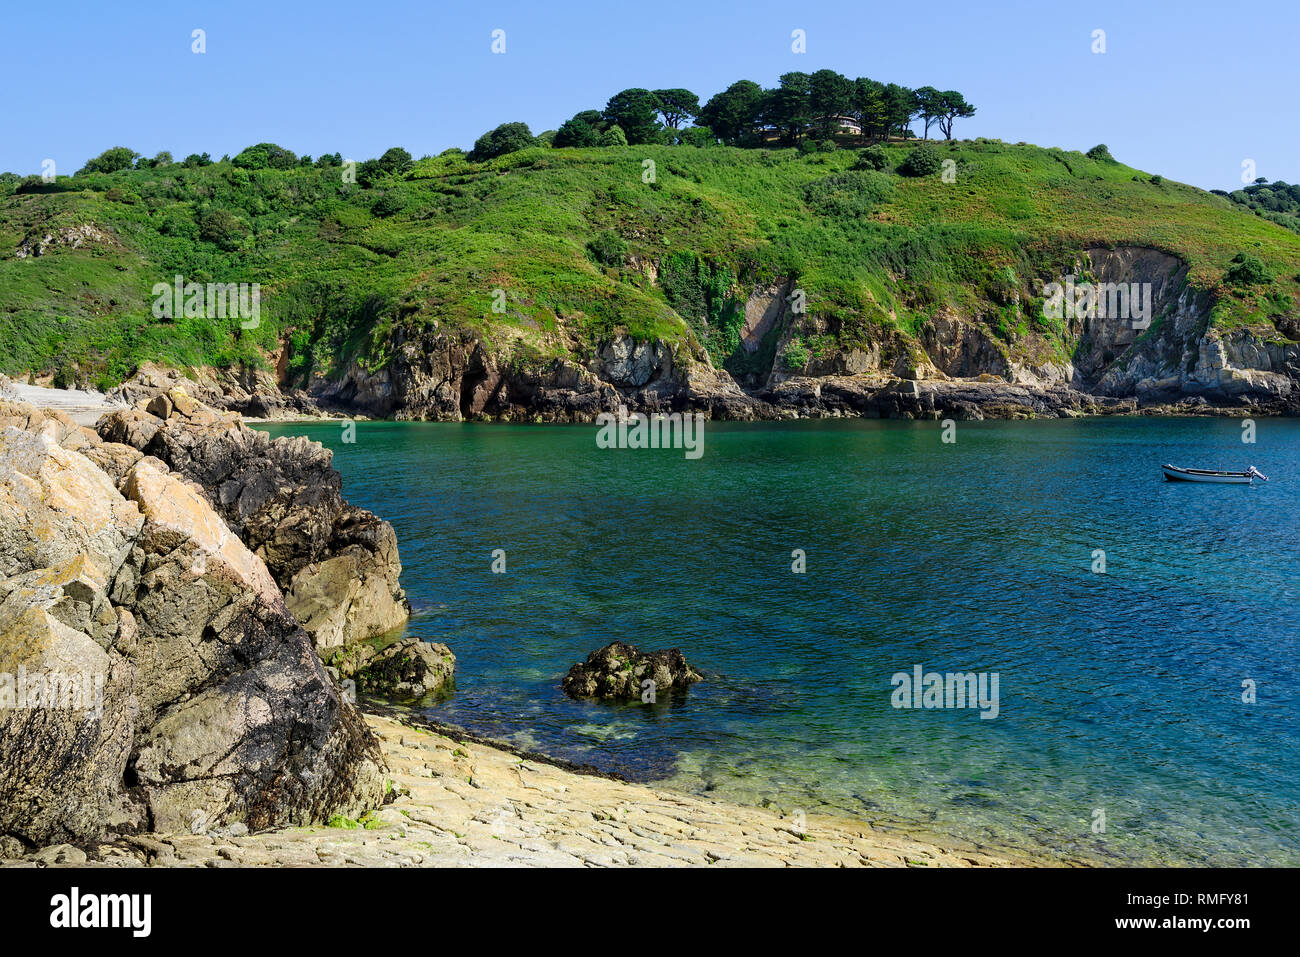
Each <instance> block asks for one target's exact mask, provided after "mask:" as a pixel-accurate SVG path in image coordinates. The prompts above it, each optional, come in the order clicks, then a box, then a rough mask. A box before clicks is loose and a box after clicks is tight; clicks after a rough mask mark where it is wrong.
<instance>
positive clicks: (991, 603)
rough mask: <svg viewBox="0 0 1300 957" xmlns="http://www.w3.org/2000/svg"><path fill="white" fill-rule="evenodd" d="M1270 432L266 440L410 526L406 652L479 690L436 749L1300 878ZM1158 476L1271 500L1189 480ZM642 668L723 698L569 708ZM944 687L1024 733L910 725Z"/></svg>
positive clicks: (1032, 845)
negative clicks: (797, 553)
mask: <svg viewBox="0 0 1300 957" xmlns="http://www.w3.org/2000/svg"><path fill="white" fill-rule="evenodd" d="M1257 427H1258V440H1257V443H1256V444H1255V445H1243V443H1242V442H1241V435H1242V427H1241V423H1240V422H1236V421H1231V420H1214V419H1166V420H1157V419H1137V418H1131V419H1104V420H1060V421H1058V420H1053V421H1041V422H1040V421H1032V422H982V423H959V425H958V431H957V441H956V443H955V444H944V443H942V442H941V440H940V438H941V428H940V426H939V424H938V423H902V422H871V421H853V422H847V421H824V422H795V423H783V424H774V423H769V424H730V423H710V424H709V425H708V427H707V429H706V433H705V454H704V456H703V457H702V458H701V459H699V460H697V461H688V460H686V459H685V458H684V456H683V454H682V452H681V451H680V450H677V451H674V450H669V449H663V450H601V449H598V448H597V447H596V444H595V433H596V429H595V427H594V426H591V427H584V426H515V425H457V424H417V423H358V424H357V426H356V442H355V444H345V443H343V442H342V436H343V431H342V429H341V427H340V426H339V424H338V423H334V424H330V425H319V426H318V425H280V426H273V427H268V431H270V432H272V433H273V434H277V435H283V434H305V435H308V436H310V437H311V438H313V439H317V440H319V441H321V442H323V443H324V444H325V445H327V446H328V447H330V448H332V449H333V450H334V452H335V465H336V467H337V468H338V469H339V470H340V471H341V472H342V474H343V477H344V492H345V494H346V495H347V497H348V498H349V500H351V501H352V502H355V503H357V504H359V505H363V506H365V507H367V508H371V509H373V510H374V511H376V512H377V513H378V514H380V515H381V516H383V517H384V518H386V519H388V520H389V521H391V522H392V523H393V525H394V526H395V528H396V530H397V535H398V540H399V542H400V546H401V553H402V559H403V562H404V565H405V571H404V573H403V576H402V580H403V583H404V585H405V587H406V589H407V592H408V594H409V595H410V598H411V601H412V603H413V604H414V606H415V608H416V611H417V615H416V617H415V618H413V620H412V621H411V623H410V625H409V631H410V633H412V634H416V635H420V636H422V637H425V638H428V639H434V640H438V641H444V642H446V643H447V644H449V645H450V646H451V647H452V649H453V650H454V651H455V653H456V655H457V659H458V662H457V668H458V671H457V690H456V692H455V694H454V695H453V696H452V697H451V698H450V699H448V700H445V701H442V702H437V703H429V704H428V705H427V707H428V710H429V712H430V714H431V716H432V717H434V718H436V719H438V720H441V721H445V722H449V723H453V724H459V725H461V726H464V727H466V728H469V729H472V730H474V731H476V732H479V733H481V734H486V735H490V736H494V737H498V738H507V739H510V740H513V741H515V742H516V743H518V744H521V745H524V746H527V747H531V748H534V749H537V750H540V751H543V752H544V753H549V754H553V755H557V756H562V757H566V758H569V759H572V760H577V761H583V762H588V763H591V764H594V765H596V766H599V767H600V768H602V769H606V770H613V771H619V772H622V773H624V774H626V775H628V776H630V777H633V778H637V779H642V780H656V781H661V782H665V783H669V784H672V785H673V786H677V787H682V788H689V789H693V790H698V791H708V792H710V793H711V794H712V795H714V796H716V797H720V798H724V799H730V800H736V801H742V802H745V803H760V802H771V803H772V804H773V805H774V806H775V807H776V808H778V809H779V810H781V811H782V812H783V813H789V812H792V811H793V809H796V808H798V809H802V810H804V811H806V812H813V811H842V812H847V813H849V814H852V815H854V816H862V817H865V818H867V819H869V820H873V821H896V822H903V823H906V824H910V825H912V826H915V827H917V828H919V829H922V830H927V831H930V832H932V833H939V834H950V835H954V836H957V837H960V838H963V839H967V840H971V841H975V842H977V843H982V844H986V845H992V846H1000V847H1011V848H1020V849H1025V850H1029V851H1032V852H1034V853H1037V854H1042V853H1048V854H1052V855H1059V856H1061V857H1065V858H1070V857H1086V858H1093V859H1096V858H1101V859H1104V860H1109V861H1112V862H1168V863H1181V864H1202V863H1215V864H1265V863H1270V864H1293V865H1294V864H1300V769H1298V768H1297V763H1298V762H1297V759H1298V758H1300V747H1298V746H1300V681H1298V678H1300V666H1298V665H1297V661H1298V660H1300V654H1298V653H1300V638H1297V628H1296V626H1295V600H1296V594H1297V589H1298V588H1300V583H1298V582H1297V571H1298V570H1300V569H1298V563H1297V557H1296V554H1297V545H1300V534H1298V533H1297V522H1296V519H1297V512H1298V506H1300V424H1297V423H1296V422H1294V421H1289V420H1259V421H1258V425H1257ZM1162 462H1172V463H1174V464H1180V465H1185V466H1192V467H1229V468H1244V467H1245V466H1246V465H1248V464H1254V465H1256V466H1257V467H1259V468H1260V470H1261V471H1263V472H1264V474H1266V475H1269V476H1270V477H1271V478H1272V479H1273V480H1272V481H1270V482H1269V483H1268V484H1266V485H1263V486H1257V487H1245V486H1208V485H1190V484H1185V483H1167V482H1165V481H1163V480H1162V478H1161V474H1160V471H1159V466H1160V464H1161V463H1162ZM494 549H504V550H505V553H506V563H507V570H506V573H505V574H493V573H492V571H491V563H492V552H493V550H494ZM794 549H803V550H804V551H805V552H806V556H807V570H806V572H805V573H804V574H793V573H792V572H791V561H792V559H791V552H792V550H794ZM1096 549H1102V550H1104V551H1105V559H1106V573H1105V574H1097V573H1094V571H1093V565H1094V550H1096ZM615 639H619V640H623V641H628V642H631V643H634V644H637V645H639V646H641V647H643V648H647V649H655V648H660V647H671V646H678V647H680V648H682V649H683V650H684V651H685V653H686V656H687V658H688V659H689V660H690V661H691V662H692V663H693V664H695V665H696V666H697V667H698V668H700V669H701V670H703V671H704V672H705V673H706V675H707V680H706V681H705V682H703V683H701V684H699V685H696V686H695V687H693V688H692V689H691V690H690V691H689V692H687V693H685V694H683V695H677V696H671V695H670V696H661V697H660V698H659V700H658V702H657V703H656V704H654V705H642V704H639V703H637V704H629V705H610V704H603V703H590V702H573V701H570V700H568V699H566V698H565V697H564V696H563V695H561V694H560V691H559V687H558V685H559V679H560V677H561V676H562V675H563V674H564V672H565V671H566V670H567V669H568V667H569V666H570V665H571V664H572V663H573V662H575V661H578V660H580V659H581V658H583V657H585V656H586V655H587V654H588V653H589V652H590V651H592V650H594V649H595V648H598V647H600V646H602V645H604V644H606V643H607V642H609V641H613V640H615ZM918 664H919V665H921V666H922V667H923V668H924V669H925V670H926V671H931V670H933V671H938V672H957V671H961V672H997V673H998V675H999V692H1000V698H999V705H1000V713H999V715H998V717H997V718H996V719H993V720H982V719H981V718H980V716H979V712H978V711H976V710H970V709H920V710H914V709H913V710H909V709H899V708H894V707H892V706H891V694H892V692H893V687H892V685H891V676H892V675H894V674H895V673H896V672H911V671H912V669H913V667H914V666H915V665H918ZM1247 679H1250V680H1252V681H1253V682H1255V686H1256V688H1257V691H1256V694H1257V702H1256V703H1254V704H1246V703H1243V701H1242V682H1243V681H1244V680H1247ZM1098 810H1100V811H1102V812H1104V814H1105V833H1102V834H1097V833H1093V825H1094V821H1095V820H1097V819H1098V818H1097V817H1096V812H1097V811H1098Z"/></svg>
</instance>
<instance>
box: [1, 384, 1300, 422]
mask: <svg viewBox="0 0 1300 957" xmlns="http://www.w3.org/2000/svg"><path fill="white" fill-rule="evenodd" d="M804 382H806V383H808V384H809V385H808V386H807V389H808V390H811V395H809V394H800V395H798V396H797V397H796V398H794V399H792V400H791V401H789V402H784V403H780V404H775V403H771V402H767V401H764V400H763V399H761V398H759V397H757V396H754V395H749V396H747V397H748V399H749V400H750V401H751V403H752V405H751V406H749V407H748V408H747V414H745V415H731V414H724V415H716V414H714V409H713V408H710V407H702V408H700V409H684V410H679V409H671V408H668V407H659V406H657V405H656V406H654V407H648V406H647V407H645V408H642V407H641V405H642V404H641V403H639V402H637V401H636V400H635V398H628V397H625V399H624V401H626V403H627V407H628V411H629V413H631V412H637V413H640V414H653V413H656V412H670V411H688V412H700V413H702V414H703V415H704V416H705V418H706V419H708V420H710V421H713V422H726V421H732V422H752V423H761V422H792V421H818V420H827V419H864V420H880V421H886V420H889V421H940V420H942V419H945V418H952V419H956V420H962V421H984V420H993V421H1027V420H1040V419H1045V420H1052V419H1061V418H1077V419H1102V418H1112V417H1119V418H1143V417H1148V418H1170V419H1173V418H1195V419H1199V418H1227V419H1240V418H1244V417H1252V418H1293V417H1295V415H1296V410H1295V409H1294V408H1292V407H1289V406H1283V405H1272V406H1269V405H1260V404H1255V403H1244V404H1239V405H1238V404H1231V405H1217V404H1213V403H1209V402H1206V401H1204V399H1201V400H1200V401H1197V397H1195V396H1191V395H1184V396H1182V397H1181V398H1178V399H1176V400H1173V401H1171V402H1167V403H1159V402H1157V403H1148V404H1146V405H1143V404H1141V403H1140V402H1139V400H1137V399H1136V398H1127V399H1117V398H1112V397H1106V396H1096V395H1093V394H1092V393H1087V392H1077V391H1074V390H1065V392H1062V391H1061V390H1053V389H1049V388H1041V387H1033V386H1026V385H1021V384H1014V383H1009V382H1008V383H990V382H986V381H980V380H974V379H972V380H954V379H942V380H941V379H935V380H928V379H927V380H917V381H912V380H899V382H897V383H894V384H893V386H890V387H878V388H875V389H872V390H868V392H870V402H868V398H867V393H866V392H864V393H863V394H862V395H854V396H849V395H847V393H846V395H844V396H842V397H839V398H835V399H832V400H831V401H829V402H828V401H827V400H826V397H825V396H823V395H822V394H821V389H822V387H823V385H825V387H826V388H828V389H831V390H837V391H838V390H839V388H840V387H841V386H843V385H844V382H843V380H840V379H838V378H837V377H826V379H825V382H823V381H822V380H818V379H809V380H804ZM895 389H902V391H901V392H899V393H898V395H899V396H900V397H901V398H903V399H904V400H905V401H904V402H902V403H901V404H898V407H897V408H883V409H882V408H881V407H880V406H878V405H874V404H871V402H878V401H879V399H880V397H881V396H882V395H884V394H886V393H889V394H891V395H892V394H894V392H895ZM1065 393H1069V398H1070V399H1071V400H1072V401H1074V402H1076V403H1078V406H1077V407H1071V406H1070V405H1068V404H1064V403H1063V401H1062V396H1063V395H1065ZM6 398H7V399H10V400H13V401H19V402H24V403H26V404H28V405H31V406H33V407H35V408H38V409H43V410H50V411H55V412H60V413H62V414H64V415H67V416H68V417H69V418H71V419H72V420H73V421H74V422H76V423H77V424H78V425H81V426H86V427H93V426H94V425H95V422H96V421H97V420H98V419H99V418H100V417H101V416H102V415H105V414H107V413H109V412H113V411H116V410H121V409H126V408H129V407H130V406H129V405H128V404H127V403H126V402H124V401H122V399H121V398H119V397H117V396H115V395H112V394H108V393H102V392H97V391H94V390H80V389H56V388H52V387H47V386H39V385H27V384H22V383H18V382H14V381H12V380H10V379H7V378H6V377H4V376H0V399H6ZM195 398H199V399H200V400H201V401H205V402H209V403H210V400H211V398H212V397H211V396H207V397H204V396H195ZM841 399H842V400H843V401H841ZM313 401H314V400H313ZM864 403H867V404H864ZM606 411H613V410H606ZM720 411H724V412H725V411H726V409H725V407H724V408H722V409H720ZM315 413H316V414H305V413H303V412H301V411H295V412H287V411H286V412H285V414H283V415H249V414H246V413H243V412H239V413H238V414H239V418H240V419H241V421H243V422H244V423H245V424H247V425H250V426H262V425H323V424H328V423H332V422H441V423H448V424H464V423H483V424H503V425H582V424H590V423H594V422H595V421H596V418H595V415H596V413H595V412H591V413H590V414H587V413H583V414H582V415H581V416H555V415H554V414H553V413H552V414H549V415H548V414H545V413H543V412H542V411H540V410H539V411H536V412H535V414H528V415H521V416H510V415H497V416H492V415H486V414H477V415H469V416H464V415H462V416H460V417H453V416H447V417H437V418H427V417H426V418H410V419H406V418H394V417H392V416H376V415H373V414H371V413H369V412H365V411H363V410H361V409H355V410H352V411H347V410H344V409H342V408H333V407H326V406H322V405H320V404H319V403H315ZM886 413H887V414H886Z"/></svg>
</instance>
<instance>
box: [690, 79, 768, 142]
mask: <svg viewBox="0 0 1300 957" xmlns="http://www.w3.org/2000/svg"><path fill="white" fill-rule="evenodd" d="M762 104H763V88H762V87H760V86H759V85H758V84H757V83H755V82H754V81H753V80H738V81H737V82H735V83H733V84H731V86H729V87H727V88H726V89H725V90H723V91H722V92H721V93H718V94H716V95H715V96H714V97H713V98H712V99H710V100H709V102H708V103H705V104H704V108H703V109H701V110H700V115H699V117H698V119H700V120H702V121H703V122H704V125H705V126H707V127H708V128H709V129H711V130H712V131H713V132H714V133H716V134H718V136H719V137H720V138H721V139H722V141H723V142H724V143H727V144H729V145H733V146H734V145H736V144H737V143H740V142H741V141H742V140H744V139H745V138H746V137H747V136H748V135H749V134H750V132H752V131H753V129H754V127H755V126H756V125H757V124H758V122H759V114H760V112H761V110H762Z"/></svg>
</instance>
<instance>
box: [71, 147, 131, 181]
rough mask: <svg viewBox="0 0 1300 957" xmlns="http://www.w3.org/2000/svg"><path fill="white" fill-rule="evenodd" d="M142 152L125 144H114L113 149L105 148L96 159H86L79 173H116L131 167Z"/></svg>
mask: <svg viewBox="0 0 1300 957" xmlns="http://www.w3.org/2000/svg"><path fill="white" fill-rule="evenodd" d="M139 157H140V154H139V153H137V152H136V151H135V150H133V149H128V148H127V147H125V146H114V147H113V148H112V149H107V150H104V152H102V153H100V154H99V155H98V156H96V157H95V158H94V159H88V160H86V165H85V166H83V167H81V169H80V170H78V171H77V175H78V176H80V175H81V174H82V173H116V172H118V171H119V170H124V169H130V168H131V165H132V164H133V163H134V162H135V161H136V160H137V159H139Z"/></svg>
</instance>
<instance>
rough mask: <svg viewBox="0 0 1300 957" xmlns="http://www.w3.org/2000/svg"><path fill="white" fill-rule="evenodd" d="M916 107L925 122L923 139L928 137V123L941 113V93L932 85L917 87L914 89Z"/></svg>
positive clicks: (937, 117)
mask: <svg viewBox="0 0 1300 957" xmlns="http://www.w3.org/2000/svg"><path fill="white" fill-rule="evenodd" d="M916 107H917V110H918V112H919V113H920V117H921V121H922V122H923V123H924V124H925V135H924V137H923V139H927V140H928V139H929V138H930V124H931V123H934V122H935V121H936V120H938V119H939V117H940V116H942V115H943V107H944V103H943V94H942V93H940V92H939V91H938V90H936V89H935V88H934V87H932V86H923V87H919V88H918V89H917V91H916Z"/></svg>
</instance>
